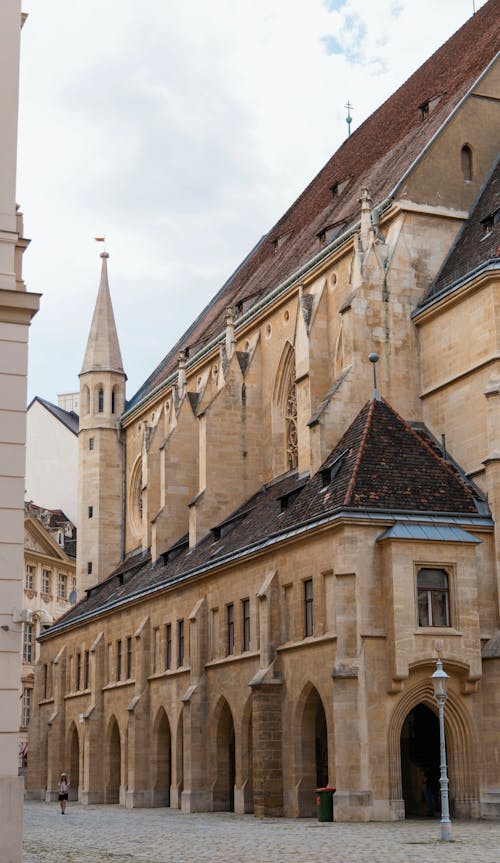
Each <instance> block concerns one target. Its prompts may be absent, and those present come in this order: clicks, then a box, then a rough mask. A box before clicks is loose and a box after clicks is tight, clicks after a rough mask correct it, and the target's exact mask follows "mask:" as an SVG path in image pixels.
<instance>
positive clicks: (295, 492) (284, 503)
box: [278, 483, 305, 512]
mask: <svg viewBox="0 0 500 863" xmlns="http://www.w3.org/2000/svg"><path fill="white" fill-rule="evenodd" d="M304 485H305V483H302V485H299V486H298V488H294V489H292V491H288V492H287V493H286V494H282V495H281V496H280V497H279V498H278V500H279V502H280V512H284V511H285V510H286V509H288V507H289V506H290V504H291V503H293V502H294V500H295V498H296V497H298V496H299V494H300V492H301V491H302V489H303V488H304Z"/></svg>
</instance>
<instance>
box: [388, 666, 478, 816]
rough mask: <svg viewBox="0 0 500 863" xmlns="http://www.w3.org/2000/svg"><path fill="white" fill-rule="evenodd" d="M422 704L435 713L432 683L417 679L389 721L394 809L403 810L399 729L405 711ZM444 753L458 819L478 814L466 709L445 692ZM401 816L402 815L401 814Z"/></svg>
mask: <svg viewBox="0 0 500 863" xmlns="http://www.w3.org/2000/svg"><path fill="white" fill-rule="evenodd" d="M418 704H423V705H425V706H426V707H428V708H429V709H430V710H432V712H433V713H435V714H436V713H437V712H438V711H437V705H436V701H435V698H434V691H433V688H432V683H431V681H430V674H429V679H425V680H421V681H420V682H419V683H417V684H416V685H415V686H413V687H412V688H411V689H410V690H408V692H406V693H405V694H404V695H403V697H402V698H401V699H400V700H399V702H398V704H397V705H396V707H395V708H394V711H393V714H392V717H391V719H390V723H389V734H388V745H389V781H390V792H389V793H390V800H391V805H392V807H393V808H394V810H395V811H397V812H399V813H404V804H403V790H402V775H401V743H400V741H401V731H402V728H403V724H404V722H405V719H406V717H407V716H408V714H409V713H410V712H411V711H412V710H413V709H414V708H415V707H416V706H417V705H418ZM444 719H445V734H446V754H447V759H448V770H449V780H450V803H451V805H452V807H453V810H454V813H455V815H456V816H458V817H460V818H471V817H476V816H478V815H479V776H478V769H477V761H478V760H477V758H476V757H475V753H476V752H477V741H476V739H475V734H474V729H473V726H472V722H471V719H470V716H469V714H468V711H467V709H466V707H465V705H464V703H463V700H462V699H461V698H460V697H459V696H458V695H457V694H456V693H455V692H453V690H451V691H449V693H448V699H447V701H446V707H445V712H444ZM402 817H404V815H403V814H402Z"/></svg>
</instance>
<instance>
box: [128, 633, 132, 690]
mask: <svg viewBox="0 0 500 863" xmlns="http://www.w3.org/2000/svg"><path fill="white" fill-rule="evenodd" d="M131 677H132V638H131V637H130V636H129V637H128V638H127V680H130V678H131Z"/></svg>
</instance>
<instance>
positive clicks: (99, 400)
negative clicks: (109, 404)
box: [97, 387, 104, 414]
mask: <svg viewBox="0 0 500 863" xmlns="http://www.w3.org/2000/svg"><path fill="white" fill-rule="evenodd" d="M97 412H98V413H100V414H102V413H103V412H104V390H103V389H102V387H101V389H100V390H98V392H97Z"/></svg>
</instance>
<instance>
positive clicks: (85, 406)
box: [80, 384, 90, 416]
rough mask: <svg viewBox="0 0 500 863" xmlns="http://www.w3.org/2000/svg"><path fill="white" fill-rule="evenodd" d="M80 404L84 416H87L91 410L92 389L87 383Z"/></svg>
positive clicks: (83, 388)
mask: <svg viewBox="0 0 500 863" xmlns="http://www.w3.org/2000/svg"><path fill="white" fill-rule="evenodd" d="M80 405H81V412H82V416H87V414H88V413H89V411H90V390H89V388H88V386H87V384H85V385H84V386H83V387H82V396H81V399H80Z"/></svg>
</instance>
